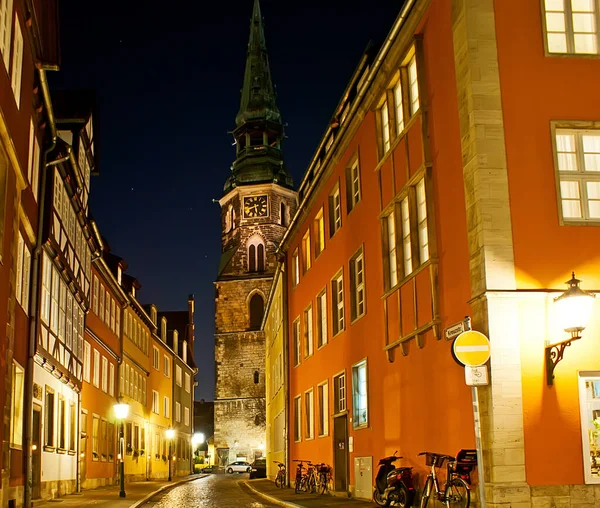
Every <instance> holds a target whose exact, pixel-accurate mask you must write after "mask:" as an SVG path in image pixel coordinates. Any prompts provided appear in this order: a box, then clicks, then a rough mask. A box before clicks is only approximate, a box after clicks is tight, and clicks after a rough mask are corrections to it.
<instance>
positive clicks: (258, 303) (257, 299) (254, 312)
mask: <svg viewBox="0 0 600 508" xmlns="http://www.w3.org/2000/svg"><path fill="white" fill-rule="evenodd" d="M264 312H265V302H264V300H263V298H262V296H260V295H259V294H258V293H255V294H254V296H252V298H251V299H250V330H258V329H259V328H260V324H261V323H262V319H263V314H264Z"/></svg>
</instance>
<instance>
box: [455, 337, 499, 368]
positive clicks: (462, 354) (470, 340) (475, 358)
mask: <svg viewBox="0 0 600 508" xmlns="http://www.w3.org/2000/svg"><path fill="white" fill-rule="evenodd" d="M490 349H491V348H490V341H489V339H488V338H487V337H486V336H485V335H484V334H483V333H481V332H476V331H475V330H468V331H466V332H463V333H461V334H460V335H459V336H458V337H456V339H455V340H454V344H453V345H452V350H453V352H454V356H455V357H456V359H457V360H458V361H459V362H460V363H462V364H463V365H464V366H465V367H477V366H479V365H483V364H484V363H485V362H487V361H488V360H489V359H490Z"/></svg>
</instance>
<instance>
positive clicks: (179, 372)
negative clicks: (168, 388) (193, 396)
mask: <svg viewBox="0 0 600 508" xmlns="http://www.w3.org/2000/svg"><path fill="white" fill-rule="evenodd" d="M182 374H183V371H182V370H181V367H180V366H179V365H175V384H176V385H177V386H181V384H182Z"/></svg>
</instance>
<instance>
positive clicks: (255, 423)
mask: <svg viewBox="0 0 600 508" xmlns="http://www.w3.org/2000/svg"><path fill="white" fill-rule="evenodd" d="M254 425H260V415H256V416H255V417H254Z"/></svg>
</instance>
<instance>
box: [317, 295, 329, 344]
mask: <svg viewBox="0 0 600 508" xmlns="http://www.w3.org/2000/svg"><path fill="white" fill-rule="evenodd" d="M325 344H327V291H326V290H325V289H324V290H323V291H322V292H321V293H320V294H319V296H317V347H318V348H320V347H322V346H324V345H325Z"/></svg>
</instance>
